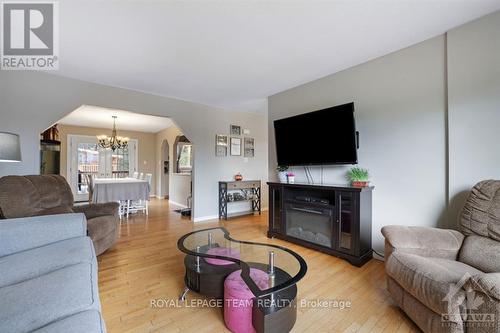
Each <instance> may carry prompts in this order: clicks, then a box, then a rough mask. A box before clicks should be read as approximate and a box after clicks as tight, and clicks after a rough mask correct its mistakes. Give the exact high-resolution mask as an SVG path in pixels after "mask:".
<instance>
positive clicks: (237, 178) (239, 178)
mask: <svg viewBox="0 0 500 333" xmlns="http://www.w3.org/2000/svg"><path fill="white" fill-rule="evenodd" d="M234 180H236V181H240V180H243V176H242V175H241V173H239V172H238V173H237V174H236V175H235V176H234Z"/></svg>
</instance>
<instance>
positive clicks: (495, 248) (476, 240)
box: [458, 236, 500, 273]
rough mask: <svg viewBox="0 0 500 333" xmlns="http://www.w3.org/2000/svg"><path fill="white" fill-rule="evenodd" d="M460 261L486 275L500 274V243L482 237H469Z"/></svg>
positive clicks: (461, 252) (465, 242)
mask: <svg viewBox="0 0 500 333" xmlns="http://www.w3.org/2000/svg"><path fill="white" fill-rule="evenodd" d="M458 260H459V261H461V262H463V263H465V264H467V265H470V266H473V267H475V268H477V269H479V270H481V271H483V272H485V273H496V272H500V242H497V241H495V240H492V239H490V238H486V237H481V236H467V237H466V238H465V241H464V244H463V245H462V248H461V249H460V254H459V256H458Z"/></svg>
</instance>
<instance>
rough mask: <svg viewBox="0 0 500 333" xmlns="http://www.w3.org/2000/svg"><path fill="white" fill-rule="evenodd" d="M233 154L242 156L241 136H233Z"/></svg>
mask: <svg viewBox="0 0 500 333" xmlns="http://www.w3.org/2000/svg"><path fill="white" fill-rule="evenodd" d="M231 155H232V156H241V138H234V137H231Z"/></svg>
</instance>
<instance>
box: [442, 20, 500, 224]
mask: <svg viewBox="0 0 500 333" xmlns="http://www.w3.org/2000/svg"><path fill="white" fill-rule="evenodd" d="M448 77H449V83H448V86H449V90H448V91H449V105H450V109H449V128H450V132H449V133H450V135H449V140H450V174H449V176H450V200H451V202H450V220H449V221H450V222H453V221H456V216H457V211H458V210H459V209H460V207H462V205H463V202H464V200H465V198H466V193H467V192H466V191H467V190H468V189H469V188H470V186H471V185H472V184H474V183H476V182H478V181H480V180H483V179H490V178H494V179H500V12H497V13H494V14H492V15H488V16H486V17H484V18H482V19H480V20H477V21H474V22H472V23H469V24H466V25H464V26H461V27H459V28H457V29H454V30H451V31H450V32H449V33H448Z"/></svg>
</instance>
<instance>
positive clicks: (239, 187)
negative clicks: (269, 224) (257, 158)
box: [219, 180, 261, 220]
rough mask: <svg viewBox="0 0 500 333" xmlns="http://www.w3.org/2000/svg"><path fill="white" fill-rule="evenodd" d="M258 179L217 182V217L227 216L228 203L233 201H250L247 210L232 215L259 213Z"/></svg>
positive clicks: (225, 217) (259, 191)
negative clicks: (249, 206)
mask: <svg viewBox="0 0 500 333" xmlns="http://www.w3.org/2000/svg"><path fill="white" fill-rule="evenodd" d="M260 184H261V183H260V180H239V181H236V180H235V181H220V182H219V219H222V218H223V219H225V220H227V218H228V213H227V208H228V204H230V203H234V202H250V203H251V205H252V206H251V209H250V210H249V211H244V212H237V213H235V214H234V215H233V216H240V215H245V214H253V213H254V212H259V215H260V213H261V201H260V197H261V190H260Z"/></svg>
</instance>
